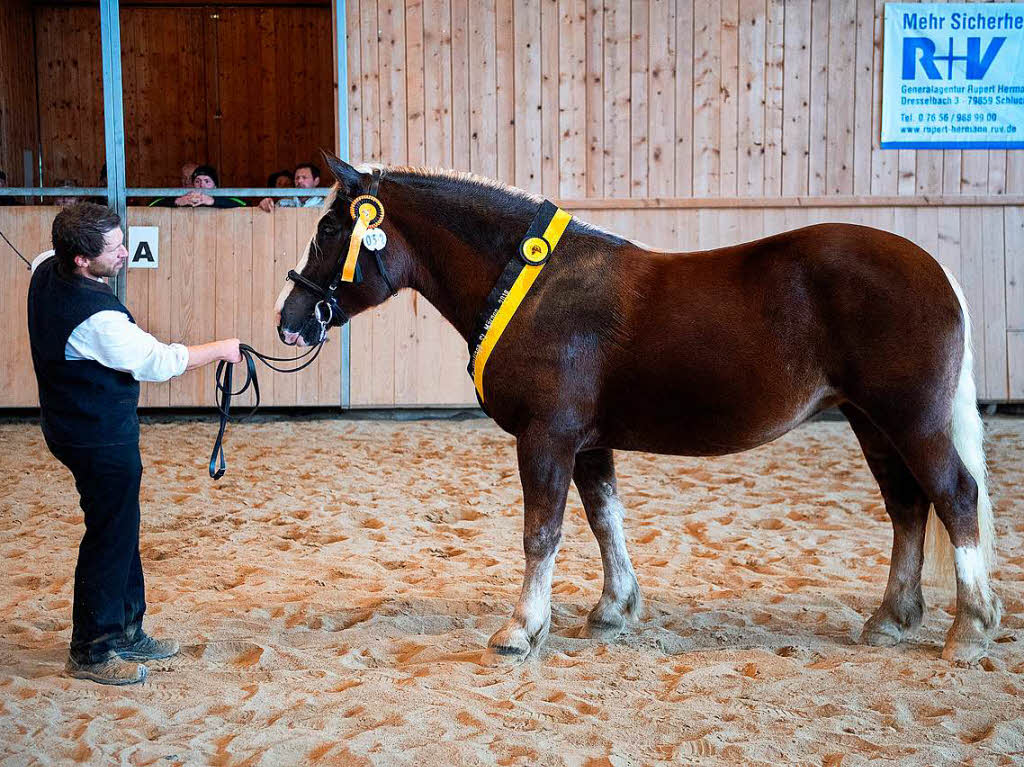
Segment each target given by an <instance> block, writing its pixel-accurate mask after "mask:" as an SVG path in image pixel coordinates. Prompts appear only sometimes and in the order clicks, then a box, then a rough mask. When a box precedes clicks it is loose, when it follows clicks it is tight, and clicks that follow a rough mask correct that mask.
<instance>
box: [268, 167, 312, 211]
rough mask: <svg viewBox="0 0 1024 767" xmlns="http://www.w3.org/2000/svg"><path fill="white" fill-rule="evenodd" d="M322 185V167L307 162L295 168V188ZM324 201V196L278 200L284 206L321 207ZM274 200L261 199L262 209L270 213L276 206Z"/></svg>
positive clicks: (278, 203) (309, 187) (310, 187)
mask: <svg viewBox="0 0 1024 767" xmlns="http://www.w3.org/2000/svg"><path fill="white" fill-rule="evenodd" d="M318 186H320V169H319V168H318V167H316V166H315V165H314V164H313V163H311V162H307V163H303V164H302V165H298V166H296V168H295V188H296V189H313V188H314V187H318ZM323 202H324V198H323V197H298V196H296V197H282V198H281V199H280V200H279V201H278V202H277V205H279V206H280V207H282V208H319V207H320V206H321V205H322V204H323ZM274 204H275V203H274V200H273V199H271V198H270V197H264V198H263V199H262V200H260V210H264V211H266V212H267V213H269V212H270V211H271V210H273V208H274Z"/></svg>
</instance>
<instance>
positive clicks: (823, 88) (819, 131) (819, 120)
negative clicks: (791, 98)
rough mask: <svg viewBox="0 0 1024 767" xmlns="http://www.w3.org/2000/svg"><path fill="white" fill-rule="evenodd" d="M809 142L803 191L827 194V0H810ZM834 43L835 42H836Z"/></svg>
mask: <svg viewBox="0 0 1024 767" xmlns="http://www.w3.org/2000/svg"><path fill="white" fill-rule="evenodd" d="M810 40H811V45H810V49H811V54H810V55H811V89H810V102H811V103H810V133H809V137H810V144H809V146H808V155H807V191H808V193H809V194H827V193H828V192H827V190H828V184H827V182H826V179H825V170H826V162H827V154H828V148H829V145H828V122H827V121H828V83H829V80H828V52H829V42H830V41H829V2H828V0H811V37H810ZM837 42H838V41H837Z"/></svg>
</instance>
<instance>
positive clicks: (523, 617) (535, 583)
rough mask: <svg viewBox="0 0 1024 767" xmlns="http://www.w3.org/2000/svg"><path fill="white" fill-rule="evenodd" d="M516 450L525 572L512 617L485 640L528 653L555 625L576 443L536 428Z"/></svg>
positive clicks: (502, 650) (511, 652)
mask: <svg viewBox="0 0 1024 767" xmlns="http://www.w3.org/2000/svg"><path fill="white" fill-rule="evenodd" d="M517 452H518V454H519V477H520V479H521V481H522V483H523V502H524V506H525V515H524V521H523V550H524V552H525V554H526V572H525V574H524V578H523V591H522V593H521V594H520V596H519V603H518V604H517V605H516V608H515V611H514V612H513V613H512V619H511V620H509V622H508V623H506V624H505V626H504V627H503V628H502V629H501V630H500V631H498V632H497V633H496V634H495V635H494V636H492V637H491V640H490V641H489V642H488V643H487V644H488V647H490V648H491V650H492V651H494V652H496V653H498V654H499V655H506V656H515V657H518V658H525V657H526V656H527V655H529V654H530V652H531V651H532V650H534V649H536V648H538V647H540V645H541V644H543V642H544V639H545V638H546V637H547V635H548V627H549V626H550V625H551V577H552V575H553V573H554V569H555V555H556V554H557V553H558V544H559V542H560V541H561V538H562V514H563V513H564V511H565V497H566V494H567V493H568V491H569V481H570V479H571V477H572V469H573V459H574V455H575V448H574V446H573V444H572V443H571V442H570V441H568V440H566V439H563V438H560V437H555V436H552V435H551V434H550V432H548V431H547V430H542V429H533V430H530V431H529V432H528V433H527V434H525V435H523V436H520V438H519V441H518V444H517Z"/></svg>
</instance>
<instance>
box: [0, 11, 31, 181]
mask: <svg viewBox="0 0 1024 767" xmlns="http://www.w3.org/2000/svg"><path fill="white" fill-rule="evenodd" d="M31 28H32V10H31V8H30V6H29V2H28V0H9V2H6V3H3V4H0V51H3V66H0V170H3V171H4V172H5V173H6V174H7V183H8V185H9V186H24V185H26V184H25V171H24V163H23V160H22V157H23V152H24V151H25V150H26V149H29V150H31V151H32V152H33V155H35V153H36V151H37V149H38V146H39V133H38V126H37V123H36V121H35V120H34V119H25V116H26V115H32V116H34V115H35V114H36V110H37V106H36V73H35V56H34V52H33V50H32V35H31V34H27V33H26V30H29V29H31ZM29 181H30V182H31V181H32V179H29ZM31 185H32V184H31V183H29V184H28V186H31Z"/></svg>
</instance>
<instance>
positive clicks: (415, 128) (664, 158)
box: [348, 0, 1024, 200]
mask: <svg viewBox="0 0 1024 767" xmlns="http://www.w3.org/2000/svg"><path fill="white" fill-rule="evenodd" d="M883 7H884V3H883V2H882V0H843V2H839V1H838V0H831V2H830V0H786V1H785V2H783V0H632V2H626V0H611V1H608V2H594V1H593V0H522V1H521V2H516V3H513V2H512V0H478V1H475V2H472V3H469V2H467V0H360V2H358V3H349V4H348V13H349V17H348V32H349V72H350V78H351V81H352V83H353V84H354V85H355V86H358V87H354V88H353V90H352V92H351V93H350V108H349V115H350V120H351V125H352V147H351V148H352V155H353V157H356V158H363V159H384V160H386V161H388V162H392V163H403V162H409V163H411V164H424V163H425V164H427V165H441V166H446V167H447V166H453V167H456V168H459V169H466V170H473V171H477V172H480V173H482V174H484V175H487V176H494V177H497V178H499V179H501V180H502V181H506V182H510V183H514V184H515V185H517V186H520V187H523V188H525V189H528V190H530V191H533V192H538V193H542V194H545V195H548V196H550V197H561V198H563V199H574V200H578V199H595V198H598V199H599V198H617V199H621V198H627V197H630V198H640V199H650V198H673V197H699V198H731V197H781V196H787V197H788V196H797V195H799V196H808V195H810V196H819V195H820V196H827V195H857V196H874V195H883V196H889V195H936V194H944V195H959V194H969V195H979V194H992V195H999V194H1003V193H1016V194H1020V193H1024V152H1022V151H1006V150H991V151H984V150H971V151H960V150H946V151H942V150H931V151H914V150H901V151H896V150H884V151H883V150H882V149H880V148H879V133H880V127H879V126H880V116H881V98H880V86H881V52H882V49H881V44H882V18H883V17H882V13H883Z"/></svg>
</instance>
